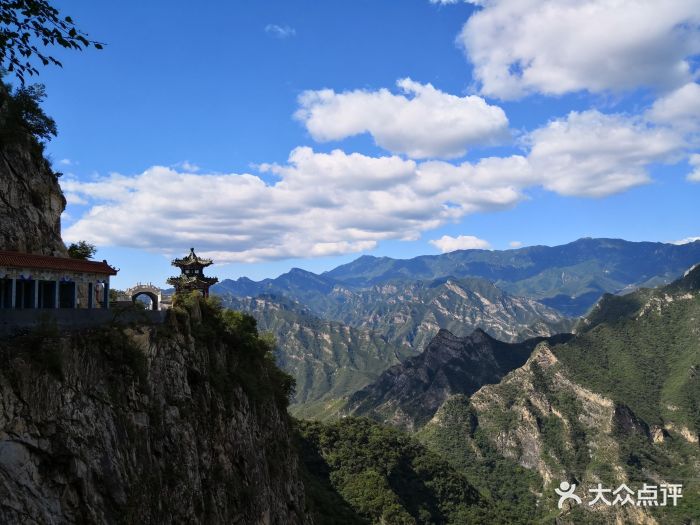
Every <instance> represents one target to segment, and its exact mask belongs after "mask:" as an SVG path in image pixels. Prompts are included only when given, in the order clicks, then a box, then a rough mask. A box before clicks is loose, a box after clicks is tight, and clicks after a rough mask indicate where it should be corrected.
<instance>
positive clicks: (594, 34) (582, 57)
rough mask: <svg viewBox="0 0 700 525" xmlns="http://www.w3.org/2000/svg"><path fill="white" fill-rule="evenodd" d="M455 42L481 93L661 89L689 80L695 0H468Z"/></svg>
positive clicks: (699, 40) (699, 16) (698, 47)
mask: <svg viewBox="0 0 700 525" xmlns="http://www.w3.org/2000/svg"><path fill="white" fill-rule="evenodd" d="M442 3H445V2H442ZM470 3H472V4H475V5H477V6H480V7H481V9H480V10H479V11H477V12H476V13H475V14H473V15H472V16H471V17H470V18H469V20H468V21H467V23H466V24H465V26H464V28H463V30H462V32H461V34H460V35H459V37H458V42H459V43H460V44H461V45H462V46H463V47H464V50H465V53H466V55H467V56H468V58H469V60H470V61H471V62H472V63H473V65H474V75H475V77H476V79H477V81H478V83H479V84H480V88H481V92H482V93H484V94H486V95H490V96H495V97H499V98H502V99H513V98H519V97H522V96H524V95H527V94H530V93H537V92H539V93H545V94H550V95H560V94H563V93H568V92H575V91H580V90H588V91H591V92H603V91H608V90H613V91H618V90H630V89H635V88H637V87H641V86H645V87H652V88H657V89H661V90H668V89H672V88H675V87H679V86H682V85H683V84H685V83H687V82H689V81H690V80H691V79H692V77H693V71H692V67H691V64H692V61H693V56H694V55H697V54H698V53H700V34H699V31H698V27H699V26H700V9H698V3H697V0H666V1H664V2H663V5H662V6H661V5H660V4H659V2H656V1H653V0H472V1H471V2H470Z"/></svg>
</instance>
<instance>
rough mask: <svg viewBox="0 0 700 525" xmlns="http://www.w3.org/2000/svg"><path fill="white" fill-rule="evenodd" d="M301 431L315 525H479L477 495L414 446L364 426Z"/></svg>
mask: <svg viewBox="0 0 700 525" xmlns="http://www.w3.org/2000/svg"><path fill="white" fill-rule="evenodd" d="M299 425H300V436H301V438H300V446H299V448H300V450H301V454H302V461H303V463H304V465H305V466H306V471H307V475H306V479H305V480H304V484H305V486H306V491H307V504H308V505H309V507H310V509H311V510H312V512H313V513H314V518H315V522H316V523H319V524H329V525H330V524H333V525H344V524H355V523H365V524H370V523H372V524H374V523H377V524H379V523H386V524H392V525H394V524H396V525H401V524H405V525H410V524H415V525H419V524H420V525H428V524H434V525H447V524H454V525H464V524H466V523H477V522H481V521H477V520H478V518H479V517H480V516H481V515H482V513H483V512H484V509H483V502H482V501H481V497H480V496H479V493H478V492H477V491H476V490H475V489H474V488H473V487H472V486H471V485H470V483H469V482H468V481H467V480H466V479H465V478H464V477H463V476H462V475H460V474H459V473H458V472H456V471H455V469H454V468H452V467H450V465H449V464H448V463H447V462H446V461H445V460H444V459H442V458H440V457H439V456H438V455H437V454H435V453H433V452H430V451H429V450H427V449H426V448H425V447H424V446H422V445H421V444H420V443H418V442H417V441H416V440H415V439H413V438H411V437H409V436H407V435H405V434H402V433H400V432H398V431H396V430H394V429H391V428H387V427H381V426H380V425H377V424H376V423H373V422H371V421H369V420H367V419H356V418H348V419H344V420H341V421H337V422H334V423H331V424H323V423H317V422H314V423H310V422H307V423H299Z"/></svg>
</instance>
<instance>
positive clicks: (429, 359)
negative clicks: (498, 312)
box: [345, 330, 567, 430]
mask: <svg viewBox="0 0 700 525" xmlns="http://www.w3.org/2000/svg"><path fill="white" fill-rule="evenodd" d="M566 337H567V336H566V335H561V336H554V338H553V339H554V340H557V341H561V340H565V339H566ZM543 340H544V338H535V339H528V340H527V341H524V342H522V343H503V342H501V341H497V340H496V339H494V338H492V337H491V336H489V335H488V334H487V333H486V332H484V331H483V330H475V331H474V332H473V333H472V334H471V335H469V336H467V337H456V336H455V335H453V334H452V333H450V332H449V331H447V330H440V332H439V333H438V334H437V335H436V336H435V337H434V338H433V339H432V341H430V344H429V345H428V346H427V347H426V349H425V351H424V352H423V353H422V354H420V355H417V356H415V357H411V358H409V359H407V360H406V361H404V362H403V363H400V364H398V365H395V366H393V367H391V368H390V369H388V370H386V371H385V372H384V373H382V374H381V375H380V376H379V378H378V379H377V380H376V381H375V382H374V383H372V384H370V385H368V386H366V387H365V388H363V389H362V390H359V391H358V392H355V393H354V394H353V395H352V396H350V398H349V400H348V402H347V404H346V407H345V411H347V412H348V413H349V414H352V415H363V416H369V417H372V418H374V419H377V420H379V421H382V422H385V423H390V424H392V425H394V426H398V427H401V428H404V429H407V430H415V429H416V428H420V427H421V426H422V425H423V424H424V423H426V422H427V421H428V420H429V419H430V418H431V417H432V416H433V414H435V411H436V410H437V409H438V408H439V407H440V405H442V403H443V402H444V401H445V400H446V399H447V398H448V397H449V396H452V395H456V394H463V395H471V394H473V393H474V392H476V391H477V390H478V389H479V388H480V387H482V386H483V385H486V384H493V383H498V382H499V381H500V380H501V378H502V377H503V376H504V375H506V374H507V373H508V372H510V371H511V370H513V369H515V368H517V367H519V366H521V365H522V364H523V363H525V361H526V360H527V358H528V357H529V356H530V353H531V352H532V350H533V349H534V348H535V346H536V345H537V343H539V342H541V341H543Z"/></svg>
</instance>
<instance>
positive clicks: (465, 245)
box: [429, 235, 491, 253]
mask: <svg viewBox="0 0 700 525" xmlns="http://www.w3.org/2000/svg"><path fill="white" fill-rule="evenodd" d="M429 242H430V244H432V245H433V246H435V247H436V248H438V249H439V250H440V251H441V252H442V253H447V252H453V251H455V250H472V249H477V250H489V249H491V244H490V243H489V242H488V241H485V240H484V239H479V238H478V237H474V236H473V235H460V236H458V237H450V236H449V235H443V236H442V237H440V238H439V239H433V240H432V241H429Z"/></svg>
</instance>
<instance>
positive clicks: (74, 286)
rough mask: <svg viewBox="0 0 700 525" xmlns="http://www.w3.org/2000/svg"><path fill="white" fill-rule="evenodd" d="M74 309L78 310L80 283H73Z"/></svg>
mask: <svg viewBox="0 0 700 525" xmlns="http://www.w3.org/2000/svg"><path fill="white" fill-rule="evenodd" d="M73 308H78V283H77V282H73Z"/></svg>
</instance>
